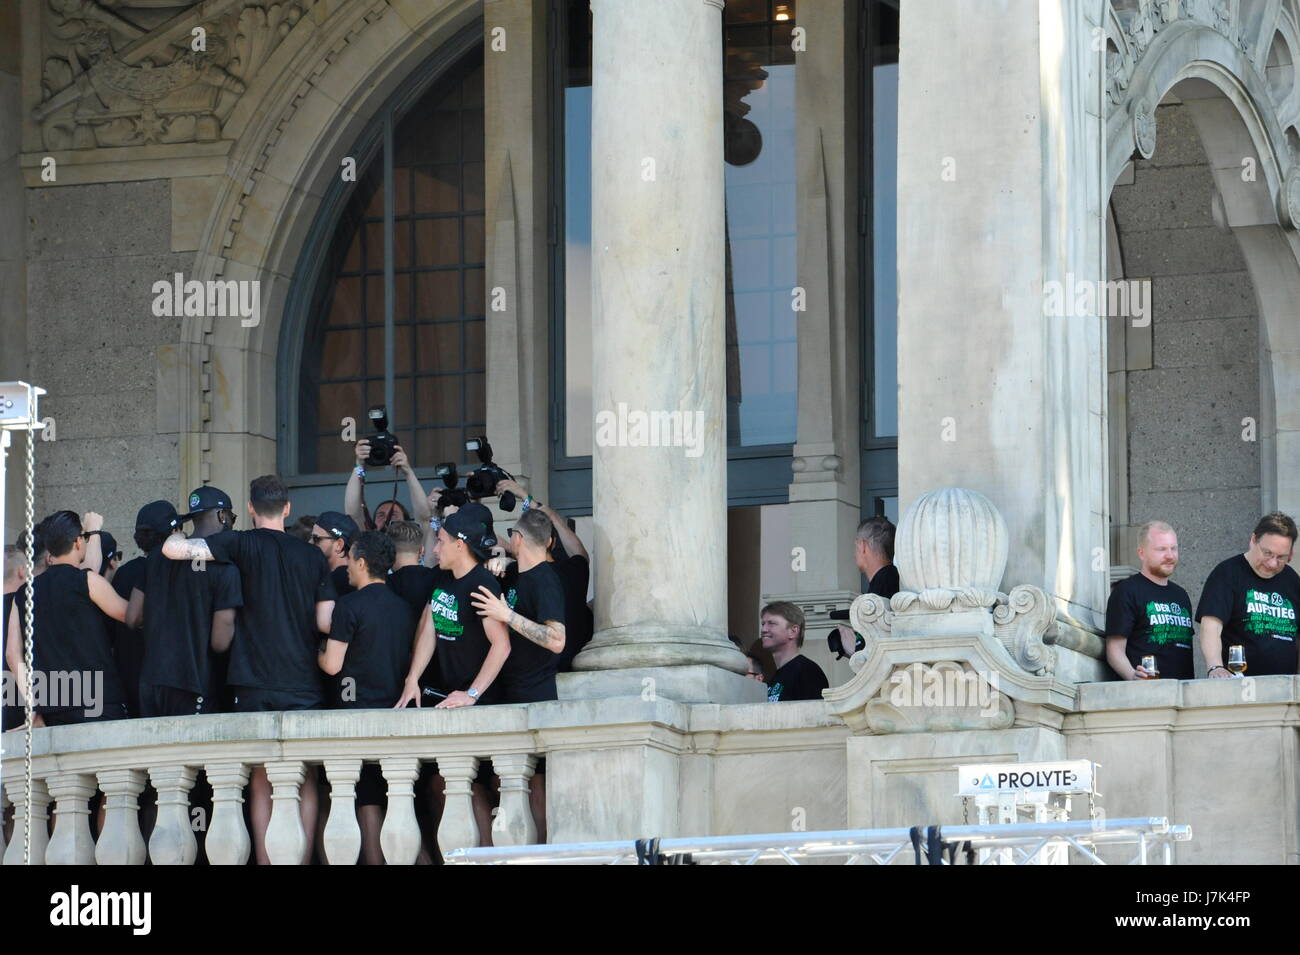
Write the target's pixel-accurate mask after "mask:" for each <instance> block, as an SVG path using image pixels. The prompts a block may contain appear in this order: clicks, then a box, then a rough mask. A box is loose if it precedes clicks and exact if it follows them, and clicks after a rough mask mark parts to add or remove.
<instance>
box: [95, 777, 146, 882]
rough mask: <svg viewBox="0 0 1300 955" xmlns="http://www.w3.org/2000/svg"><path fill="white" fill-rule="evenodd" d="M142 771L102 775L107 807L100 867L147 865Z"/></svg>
mask: <svg viewBox="0 0 1300 955" xmlns="http://www.w3.org/2000/svg"><path fill="white" fill-rule="evenodd" d="M144 784H145V773H144V770H142V769H110V770H105V771H103V772H101V773H100V774H99V788H100V789H101V790H103V792H104V800H105V802H106V804H107V807H106V812H105V816H104V831H103V832H101V833H100V834H99V841H98V842H97V843H95V864H96V865H144V862H145V859H146V858H148V850H147V849H146V848H145V844H144V836H142V835H141V834H140V793H142V792H143V791H144Z"/></svg>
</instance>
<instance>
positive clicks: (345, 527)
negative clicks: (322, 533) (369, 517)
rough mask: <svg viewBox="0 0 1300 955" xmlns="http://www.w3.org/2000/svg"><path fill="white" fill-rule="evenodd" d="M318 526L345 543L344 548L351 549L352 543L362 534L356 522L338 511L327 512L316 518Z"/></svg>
mask: <svg viewBox="0 0 1300 955" xmlns="http://www.w3.org/2000/svg"><path fill="white" fill-rule="evenodd" d="M316 524H317V526H318V527H323V528H325V530H327V531H329V533H330V536H331V537H333V538H335V539H336V540H341V541H343V546H344V547H351V546H352V542H353V541H354V540H356V539H357V535H358V534H359V533H361V528H359V527H357V522H356V521H354V520H353V519H352V518H350V517H348V516H347V515H346V514H340V513H339V512H338V511H326V512H325V513H323V514H321V515H320V517H318V518H316Z"/></svg>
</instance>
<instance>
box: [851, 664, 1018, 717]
mask: <svg viewBox="0 0 1300 955" xmlns="http://www.w3.org/2000/svg"><path fill="white" fill-rule="evenodd" d="M958 704H965V705H958ZM865 712H866V723H867V728H868V729H870V730H871V732H872V733H877V734H884V733H945V732H952V731H954V730H1001V729H1009V728H1010V727H1011V725H1012V724H1013V723H1015V720H1016V708H1015V704H1014V703H1013V702H1012V701H1011V698H1010V697H1008V696H1007V695H1006V694H1005V693H1002V692H1001V691H999V690H998V688H997V686H996V683H995V682H991V681H989V680H987V679H986V678H985V677H984V676H983V675H982V674H980V673H979V672H978V671H976V670H975V668H974V667H972V666H971V665H970V664H969V663H959V662H957V661H953V660H944V661H941V662H938V663H933V664H930V663H912V664H908V665H904V666H897V667H895V668H894V670H893V672H892V673H890V675H889V678H888V679H887V680H885V682H884V683H883V684H882V685H881V687H880V691H879V693H878V694H877V695H876V696H875V697H873V698H872V699H871V700H869V701H868V702H867V706H866V711H865Z"/></svg>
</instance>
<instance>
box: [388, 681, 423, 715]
mask: <svg viewBox="0 0 1300 955" xmlns="http://www.w3.org/2000/svg"><path fill="white" fill-rule="evenodd" d="M412 702H413V703H415V705H416V708H419V706H420V684H419V683H413V682H411V681H410V680H407V681H406V684H405V685H404V686H403V687H402V695H401V698H400V699H398V701H397V702H396V703H394V704H393V709H395V710H402V709H405V708H406V705H407V704H408V703H412Z"/></svg>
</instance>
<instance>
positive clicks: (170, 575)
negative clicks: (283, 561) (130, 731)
mask: <svg viewBox="0 0 1300 955" xmlns="http://www.w3.org/2000/svg"><path fill="white" fill-rule="evenodd" d="M189 506H190V512H189V513H188V514H186V515H185V516H184V517H181V518H177V522H178V523H182V522H184V521H193V522H194V529H193V534H192V535H191V536H192V537H196V538H203V539H205V540H206V539H209V538H213V537H216V536H217V535H218V534H221V533H223V532H224V531H228V530H230V529H231V528H232V527H233V526H234V524H235V513H234V510H233V508H232V506H231V503H230V497H229V495H227V494H226V493H225V492H224V491H221V490H218V489H217V488H214V487H201V488H196V489H195V491H194V492H193V493H192V494H190V496H189ZM123 569H124V570H125V568H123ZM243 602H244V601H243V588H242V586H241V584H240V581H239V571H238V570H236V569H235V567H234V566H233V565H232V564H221V563H217V562H216V561H198V562H196V563H189V564H186V563H182V562H180V561H175V560H168V559H167V558H166V557H165V556H164V555H163V553H162V551H161V550H158V551H155V552H153V553H151V554H150V555H149V559H148V563H147V566H146V568H145V574H144V579H143V580H142V581H141V582H140V583H139V584H137V585H136V587H135V590H134V592H133V593H132V594H131V611H130V614H129V615H128V618H130V617H133V616H135V615H136V614H139V618H140V620H141V621H142V623H143V625H144V644H145V653H144V668H143V672H142V674H141V681H140V705H141V708H142V712H143V715H145V716H186V715H190V714H203V713H217V712H220V710H221V706H220V700H221V690H222V684H223V683H224V680H225V661H224V657H223V656H221V655H224V654H225V653H226V652H227V651H228V650H229V649H230V644H231V642H232V641H233V640H234V636H235V615H236V611H237V610H238V608H239V607H240V606H242V605H243Z"/></svg>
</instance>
